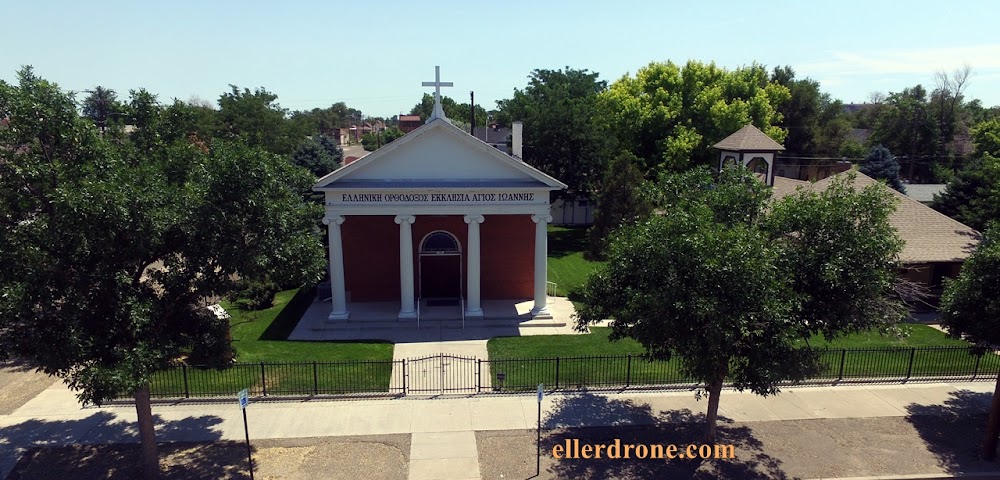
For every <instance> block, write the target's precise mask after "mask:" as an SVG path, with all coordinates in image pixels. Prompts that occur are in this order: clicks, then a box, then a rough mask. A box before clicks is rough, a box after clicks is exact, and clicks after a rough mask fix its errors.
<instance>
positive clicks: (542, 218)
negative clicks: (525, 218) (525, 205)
mask: <svg viewBox="0 0 1000 480" xmlns="http://www.w3.org/2000/svg"><path fill="white" fill-rule="evenodd" d="M531 221H532V222H535V223H538V222H545V223H552V215H549V214H547V213H546V214H537V213H536V214H534V215H532V216H531Z"/></svg>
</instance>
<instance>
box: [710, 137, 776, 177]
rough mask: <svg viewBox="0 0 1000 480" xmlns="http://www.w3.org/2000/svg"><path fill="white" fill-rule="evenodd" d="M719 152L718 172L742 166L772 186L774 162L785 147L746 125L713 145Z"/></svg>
mask: <svg viewBox="0 0 1000 480" xmlns="http://www.w3.org/2000/svg"><path fill="white" fill-rule="evenodd" d="M713 147H714V148H716V149H718V150H720V151H721V153H720V155H719V170H720V171H721V170H722V169H723V168H726V167H735V166H737V165H742V166H743V167H746V168H749V169H750V171H752V172H753V173H754V174H755V175H757V177H758V178H760V179H761V181H763V182H764V183H766V184H767V185H768V186H774V171H775V170H774V160H775V156H777V154H778V152H781V151H784V150H785V147H783V146H781V144H780V143H778V142H775V141H774V140H773V139H771V137H769V136H767V135H766V134H765V133H764V132H762V131H760V130H759V129H757V127H755V126H753V125H749V124H748V125H747V126H745V127H743V128H741V129H739V130H737V131H736V133H734V134H732V135H730V136H728V137H726V138H724V139H723V140H722V141H720V142H719V143H716V144H715V145H713Z"/></svg>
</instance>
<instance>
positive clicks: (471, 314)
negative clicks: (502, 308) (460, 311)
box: [465, 308, 483, 318]
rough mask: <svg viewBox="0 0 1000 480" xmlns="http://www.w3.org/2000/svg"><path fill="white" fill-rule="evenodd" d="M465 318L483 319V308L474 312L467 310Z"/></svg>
mask: <svg viewBox="0 0 1000 480" xmlns="http://www.w3.org/2000/svg"><path fill="white" fill-rule="evenodd" d="M465 317H466V318H468V317H476V318H482V317H483V309H482V308H477V309H475V310H473V309H471V308H468V309H466V310H465Z"/></svg>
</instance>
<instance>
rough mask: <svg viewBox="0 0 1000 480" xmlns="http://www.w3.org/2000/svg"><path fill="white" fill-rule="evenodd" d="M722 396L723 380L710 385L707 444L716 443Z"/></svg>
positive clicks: (706, 422)
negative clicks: (716, 427)
mask: <svg viewBox="0 0 1000 480" xmlns="http://www.w3.org/2000/svg"><path fill="white" fill-rule="evenodd" d="M721 395H722V380H716V381H714V382H712V383H711V384H709V385H708V414H707V415H706V416H705V443H709V444H714V443H715V424H716V420H717V419H718V418H719V397H720V396H721Z"/></svg>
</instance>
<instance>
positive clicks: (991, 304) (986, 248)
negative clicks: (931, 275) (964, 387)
mask: <svg viewBox="0 0 1000 480" xmlns="http://www.w3.org/2000/svg"><path fill="white" fill-rule="evenodd" d="M998 289H1000V223H993V224H992V226H991V227H990V228H987V229H986V232H985V233H984V234H983V237H982V240H981V242H980V243H979V246H978V247H977V248H976V251H975V252H974V253H973V254H972V255H971V256H969V258H967V259H966V260H965V263H964V264H963V265H962V271H961V273H959V275H958V278H956V279H954V280H952V279H945V287H944V293H943V294H942V295H941V324H942V325H943V326H945V327H946V328H947V329H948V334H949V335H951V336H952V337H955V338H965V339H966V340H969V341H970V342H973V343H974V344H976V345H979V346H982V347H985V348H986V350H984V353H985V352H988V351H992V350H994V349H995V348H996V346H997V345H1000V290H998ZM986 354H987V355H989V353H986ZM986 432H987V433H986V439H985V441H984V442H983V447H982V452H981V456H982V457H984V458H987V459H993V458H995V457H996V454H997V443H998V436H1000V376H998V377H997V388H996V392H995V393H994V395H993V406H992V408H991V410H990V416H989V418H988V419H987V429H986Z"/></svg>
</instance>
